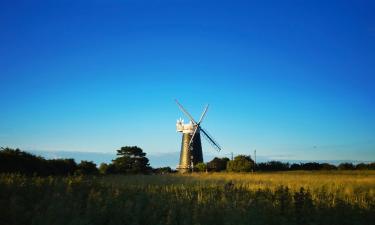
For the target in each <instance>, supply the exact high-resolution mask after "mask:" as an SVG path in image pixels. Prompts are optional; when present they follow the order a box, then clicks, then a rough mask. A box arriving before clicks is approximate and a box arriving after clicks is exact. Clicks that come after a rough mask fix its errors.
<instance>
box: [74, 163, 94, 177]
mask: <svg viewBox="0 0 375 225" xmlns="http://www.w3.org/2000/svg"><path fill="white" fill-rule="evenodd" d="M75 173H76V174H82V175H96V174H98V173H99V170H98V168H96V164H95V163H93V162H92V161H85V160H82V161H81V162H80V163H79V164H78V165H77V170H76V172H75Z"/></svg>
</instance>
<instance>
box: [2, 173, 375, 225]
mask: <svg viewBox="0 0 375 225" xmlns="http://www.w3.org/2000/svg"><path fill="white" fill-rule="evenodd" d="M374 193H375V172H374V171H335V172H304V171H299V172H279V173H246V174H232V173H212V174H211V173H208V174H207V173H202V174H186V175H180V174H170V175H127V176H121V175H116V176H104V177H60V178H59V177H47V178H40V177H24V176H20V175H0V203H1V204H0V212H2V213H1V214H0V224H56V225H57V224H90V225H92V224H153V225H154V224H160V225H168V224H170V225H173V224H187V225H191V224H199V225H208V224H215V225H220V224H223V225H227V224H233V225H238V224H267V225H270V224H330V225H332V224H340V225H341V224H374V222H371V221H375V220H374V215H375V195H374Z"/></svg>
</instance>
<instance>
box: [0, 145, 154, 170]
mask: <svg viewBox="0 0 375 225" xmlns="http://www.w3.org/2000/svg"><path fill="white" fill-rule="evenodd" d="M117 156H118V157H117V158H116V159H114V160H112V163H109V164H106V163H102V164H100V166H99V167H97V165H96V164H95V163H94V162H92V161H85V160H83V161H81V162H80V163H76V162H75V160H74V159H45V158H43V157H41V156H35V155H33V154H31V153H28V152H25V151H21V150H20V149H11V148H0V173H21V174H25V175H38V176H50V175H57V176H66V175H98V174H119V173H121V174H130V173H150V172H152V168H151V167H150V165H149V160H148V159H147V157H146V153H144V152H143V151H142V149H140V148H139V147H136V146H128V147H122V148H121V149H119V150H117Z"/></svg>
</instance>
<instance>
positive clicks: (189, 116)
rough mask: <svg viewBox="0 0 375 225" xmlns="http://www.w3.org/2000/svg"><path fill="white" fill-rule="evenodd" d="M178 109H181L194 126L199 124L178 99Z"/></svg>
mask: <svg viewBox="0 0 375 225" xmlns="http://www.w3.org/2000/svg"><path fill="white" fill-rule="evenodd" d="M175 101H176V103H177V105H178V107H179V108H180V110H181V111H182V112H183V113H184V114H185V115H186V116H187V117H188V118H189V119H190V121H191V122H192V123H194V124H197V122H196V121H195V120H194V118H193V117H192V116H191V115H190V113H189V112H188V111H187V110H186V109H185V108H184V107H183V106H182V105H181V104H180V103H179V102H178V101H177V99H175Z"/></svg>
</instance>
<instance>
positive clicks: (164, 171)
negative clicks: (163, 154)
mask: <svg viewBox="0 0 375 225" xmlns="http://www.w3.org/2000/svg"><path fill="white" fill-rule="evenodd" d="M152 172H153V173H156V174H168V173H173V172H174V171H173V170H172V169H171V167H169V166H167V167H160V168H155V169H153V170H152Z"/></svg>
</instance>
